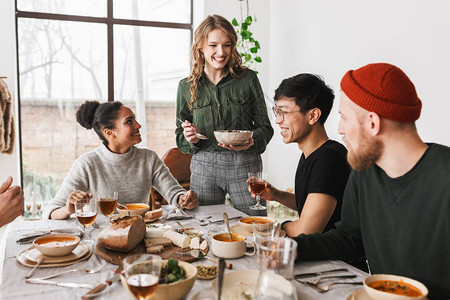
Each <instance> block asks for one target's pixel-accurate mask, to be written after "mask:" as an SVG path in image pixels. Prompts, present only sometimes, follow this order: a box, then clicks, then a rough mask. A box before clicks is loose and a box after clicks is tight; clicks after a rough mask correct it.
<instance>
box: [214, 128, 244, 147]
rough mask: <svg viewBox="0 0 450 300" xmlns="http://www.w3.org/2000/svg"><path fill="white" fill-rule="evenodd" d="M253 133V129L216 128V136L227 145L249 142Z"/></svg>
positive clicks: (239, 144)
mask: <svg viewBox="0 0 450 300" xmlns="http://www.w3.org/2000/svg"><path fill="white" fill-rule="evenodd" d="M252 135H253V131H251V130H216V131H214V137H215V138H216V140H217V141H218V142H219V143H221V144H225V145H233V146H241V145H245V144H248V143H249V142H250V139H251V137H252Z"/></svg>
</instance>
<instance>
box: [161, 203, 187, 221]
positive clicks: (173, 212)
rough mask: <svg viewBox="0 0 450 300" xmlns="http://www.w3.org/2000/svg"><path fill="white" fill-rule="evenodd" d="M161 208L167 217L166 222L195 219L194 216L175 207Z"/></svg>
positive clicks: (165, 206)
mask: <svg viewBox="0 0 450 300" xmlns="http://www.w3.org/2000/svg"><path fill="white" fill-rule="evenodd" d="M161 208H162V209H163V214H164V215H166V220H184V219H192V218H193V216H191V215H190V214H188V213H187V212H185V211H184V210H182V209H180V208H179V207H176V206H174V205H163V206H162V207H161Z"/></svg>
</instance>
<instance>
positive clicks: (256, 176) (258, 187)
mask: <svg viewBox="0 0 450 300" xmlns="http://www.w3.org/2000/svg"><path fill="white" fill-rule="evenodd" d="M248 183H249V184H250V189H251V191H252V192H253V193H255V194H256V204H255V205H253V206H252V207H250V209H253V210H264V209H266V207H265V206H264V205H261V204H260V203H259V202H260V201H261V197H260V195H261V194H262V192H263V191H264V189H265V188H266V174H265V173H263V172H249V173H248Z"/></svg>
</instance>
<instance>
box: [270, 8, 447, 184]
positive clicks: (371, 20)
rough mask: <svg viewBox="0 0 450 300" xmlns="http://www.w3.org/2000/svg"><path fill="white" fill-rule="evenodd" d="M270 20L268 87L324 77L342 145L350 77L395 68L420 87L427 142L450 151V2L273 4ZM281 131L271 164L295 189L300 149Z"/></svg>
mask: <svg viewBox="0 0 450 300" xmlns="http://www.w3.org/2000/svg"><path fill="white" fill-rule="evenodd" d="M270 20H271V24H270V51H269V52H270V58H269V61H270V74H271V77H270V83H269V87H268V88H267V89H268V90H270V91H273V90H274V89H275V88H276V87H277V86H278V84H279V83H280V82H281V80H282V79H283V78H286V77H288V76H292V75H295V74H298V73H302V72H309V73H316V74H320V75H322V76H323V77H324V79H325V81H326V82H327V83H328V84H330V85H331V86H332V87H333V88H334V90H335V92H336V94H337V98H336V102H335V106H334V108H333V111H332V112H331V114H330V117H329V119H328V121H327V130H328V133H329V136H330V138H333V139H338V140H341V139H340V136H339V135H338V134H337V125H338V122H339V115H338V113H337V108H338V104H339V91H340V87H339V83H340V79H341V78H342V76H343V75H344V74H345V72H346V71H347V70H349V69H355V68H359V67H361V66H363V65H366V64H368V63H372V62H389V63H393V64H395V65H397V66H399V67H400V68H402V69H403V70H404V71H405V72H406V74H408V76H409V77H410V78H411V80H412V81H413V82H414V83H415V85H416V89H417V92H418V94H419V97H420V98H421V99H422V102H423V109H422V115H421V117H420V119H419V120H418V122H417V126H418V129H419V133H420V135H421V136H422V138H423V139H424V141H434V142H438V143H442V144H445V145H450V126H449V124H448V121H447V120H448V118H447V114H448V112H449V111H450V89H449V88H448V84H449V82H450V58H449V57H450V38H449V37H450V1H449V0H436V1H427V0H396V1H391V0H380V1H360V0H341V1H335V0H321V1H306V0H302V1H298V0H283V1H277V0H272V1H271V3H270ZM266 61H267V59H266ZM275 126H276V125H274V128H275V131H276V133H275V137H274V139H273V140H272V142H271V143H270V145H269V148H268V153H267V161H266V166H267V168H268V169H269V175H270V178H269V179H270V180H272V182H273V183H274V184H275V185H276V186H279V187H280V188H287V187H292V185H293V178H294V174H295V170H296V164H297V161H298V157H299V155H298V152H299V150H297V149H295V147H286V146H285V145H283V143H282V141H281V139H280V138H279V130H278V128H277V126H276V127H275ZM280 154H281V155H280Z"/></svg>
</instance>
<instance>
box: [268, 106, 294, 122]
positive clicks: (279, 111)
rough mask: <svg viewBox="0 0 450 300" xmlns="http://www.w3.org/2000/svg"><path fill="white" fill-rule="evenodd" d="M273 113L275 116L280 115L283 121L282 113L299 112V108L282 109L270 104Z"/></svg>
mask: <svg viewBox="0 0 450 300" xmlns="http://www.w3.org/2000/svg"><path fill="white" fill-rule="evenodd" d="M272 111H273V114H274V115H275V118H278V117H280V119H281V121H282V122H283V121H284V115H285V114H290V113H294V112H300V110H294V111H282V110H281V109H279V108H277V107H276V106H272Z"/></svg>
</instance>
